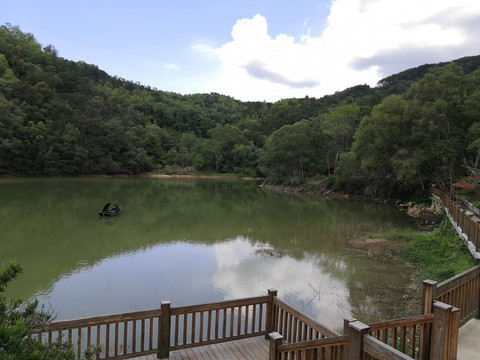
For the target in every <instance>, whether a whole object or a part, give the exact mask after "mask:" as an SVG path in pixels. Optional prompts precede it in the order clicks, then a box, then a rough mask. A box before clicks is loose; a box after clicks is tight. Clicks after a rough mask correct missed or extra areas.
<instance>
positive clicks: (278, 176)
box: [259, 120, 324, 184]
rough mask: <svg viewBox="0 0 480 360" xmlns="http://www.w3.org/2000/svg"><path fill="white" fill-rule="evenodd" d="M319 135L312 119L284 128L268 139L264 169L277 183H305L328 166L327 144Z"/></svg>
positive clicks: (263, 157)
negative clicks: (312, 175)
mask: <svg viewBox="0 0 480 360" xmlns="http://www.w3.org/2000/svg"><path fill="white" fill-rule="evenodd" d="M315 135H316V133H315V132H314V131H313V127H312V123H311V122H310V121H308V120H302V121H300V122H297V123H295V124H293V125H285V126H283V127H281V128H280V129H278V130H277V131H275V132H274V133H273V134H272V135H270V136H269V137H268V138H267V141H266V143H265V148H264V151H263V152H261V155H260V159H259V163H260V170H261V171H262V172H263V173H264V174H265V175H266V176H267V179H268V180H270V181H273V182H288V183H290V184H298V183H301V182H302V181H303V180H304V178H305V177H306V176H307V174H314V173H316V172H318V171H319V170H320V169H321V168H322V166H323V165H324V161H323V160H324V159H323V157H322V150H323V147H324V144H323V143H322V141H321V139H318V138H316V137H315Z"/></svg>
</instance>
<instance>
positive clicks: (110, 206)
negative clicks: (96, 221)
mask: <svg viewBox="0 0 480 360" xmlns="http://www.w3.org/2000/svg"><path fill="white" fill-rule="evenodd" d="M121 212H122V208H121V207H120V206H118V204H117V203H116V202H109V203H106V204H105V206H104V207H103V210H102V211H100V212H99V213H98V215H100V216H115V215H118V214H120V213H121Z"/></svg>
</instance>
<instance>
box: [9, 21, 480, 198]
mask: <svg viewBox="0 0 480 360" xmlns="http://www.w3.org/2000/svg"><path fill="white" fill-rule="evenodd" d="M479 68H480V56H474V57H466V58H462V59H458V60H455V61H452V62H449V63H441V64H427V65H422V66H420V67H418V68H414V69H409V70H407V71H404V72H401V73H398V74H394V75H392V76H389V77H387V78H385V79H382V80H381V81H379V83H378V85H377V86H376V87H374V88H372V87H370V86H368V85H358V86H355V87H352V88H349V89H346V90H344V91H340V92H337V93H335V94H332V95H328V96H324V97H321V98H318V99H317V98H309V97H305V98H301V99H284V100H280V101H278V102H275V103H267V102H241V101H238V100H235V99H233V98H231V97H228V96H224V95H220V94H216V93H211V94H193V95H180V94H176V93H171V92H165V91H159V90H157V89H154V88H151V87H149V86H143V85H141V84H140V83H135V82H132V81H127V80H125V79H122V78H118V77H112V76H109V75H108V74H107V73H106V72H104V71H102V70H100V69H99V68H98V67H97V66H95V65H90V64H86V63H84V62H73V61H69V60H67V59H63V58H61V57H59V56H58V52H57V50H56V49H55V48H54V46H52V45H48V46H45V47H43V46H42V45H41V44H39V43H38V42H37V41H36V39H35V37H34V36H33V35H32V34H28V33H23V32H22V31H21V30H20V28H19V27H18V26H11V25H9V24H7V25H5V26H1V27H0V125H1V126H0V175H3V176H77V175H96V174H111V175H115V174H141V173H147V172H162V173H194V172H195V173H221V174H227V173H230V174H232V173H233V174H239V175H244V176H262V177H265V178H266V181H267V182H269V183H277V184H288V185H294V186H297V185H301V184H305V183H306V182H308V183H310V184H312V183H313V184H320V185H319V186H329V187H330V188H332V189H334V190H339V191H347V192H351V193H360V194H364V195H371V196H397V195H398V194H406V193H413V192H415V191H417V190H422V189H427V188H428V186H429V185H430V184H432V183H437V184H439V185H448V184H449V183H451V182H452V181H456V180H457V179H459V178H461V177H464V176H467V175H472V174H475V173H476V171H477V169H478V165H479V161H480V70H479Z"/></svg>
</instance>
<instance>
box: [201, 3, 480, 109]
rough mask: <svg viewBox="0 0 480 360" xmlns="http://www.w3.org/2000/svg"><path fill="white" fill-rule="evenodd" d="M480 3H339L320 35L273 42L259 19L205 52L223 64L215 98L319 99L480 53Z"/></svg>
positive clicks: (235, 28)
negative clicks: (430, 65)
mask: <svg viewBox="0 0 480 360" xmlns="http://www.w3.org/2000/svg"><path fill="white" fill-rule="evenodd" d="M479 31H480V1H472V0H457V1H456V2H454V3H452V2H451V1H450V0H334V1H333V2H332V5H331V7H330V15H329V17H328V24H327V27H326V28H325V30H324V31H323V33H322V35H321V36H318V37H313V36H311V35H310V33H309V32H307V34H305V35H303V36H302V37H301V39H298V40H297V39H295V38H294V37H292V36H289V35H288V34H278V35H276V36H275V37H272V36H271V35H270V34H269V33H268V26H267V19H266V18H264V17H263V16H261V15H259V14H258V15H255V16H254V17H253V18H251V19H241V20H238V21H237V23H236V24H235V25H234V26H233V29H232V41H230V42H228V43H226V44H224V45H223V46H221V47H219V48H216V49H215V48H211V47H208V48H204V49H203V50H204V51H207V50H208V51H207V52H208V53H209V54H215V55H216V56H217V57H218V59H219V60H220V61H221V63H222V70H221V73H220V75H218V76H217V77H216V78H215V79H213V80H212V81H211V82H210V83H209V84H208V86H207V88H208V90H209V91H215V92H219V93H224V94H228V95H231V96H233V97H235V98H238V99H241V100H267V101H275V100H278V99H280V98H289V97H304V96H305V95H308V96H315V97H320V96H323V95H325V94H329V93H333V92H335V91H337V90H343V89H345V88H347V87H349V86H354V85H357V84H364V83H366V84H369V85H372V86H374V85H375V84H376V82H377V81H378V80H380V79H381V78H382V77H385V76H388V75H390V74H392V73H394V72H398V71H402V70H405V69H407V68H410V67H413V66H419V65H422V64H424V63H432V62H439V61H449V60H453V59H455V58H459V57H462V56H467V55H477V54H479V53H480V43H479V42H478V41H477V39H476V38H475V36H476V34H478V33H479Z"/></svg>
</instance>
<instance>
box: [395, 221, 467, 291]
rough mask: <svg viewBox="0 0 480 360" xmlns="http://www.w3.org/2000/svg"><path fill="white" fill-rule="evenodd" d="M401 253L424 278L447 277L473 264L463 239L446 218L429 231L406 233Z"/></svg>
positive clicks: (442, 278) (440, 278) (439, 278)
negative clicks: (407, 234)
mask: <svg viewBox="0 0 480 360" xmlns="http://www.w3.org/2000/svg"><path fill="white" fill-rule="evenodd" d="M408 237H409V241H408V242H407V243H406V244H405V246H404V247H403V249H402V251H401V252H400V256H401V257H402V258H403V259H404V260H406V261H408V262H409V263H411V264H412V265H414V266H415V267H416V268H417V269H418V270H419V275H420V276H421V277H422V278H424V279H430V280H435V281H439V282H440V281H443V280H446V279H448V278H450V277H452V276H454V275H456V274H458V273H460V272H462V271H464V270H467V269H469V268H471V267H472V266H474V265H475V261H474V260H473V258H472V256H471V255H470V252H469V251H468V248H467V245H466V244H465V242H464V241H463V240H462V239H461V238H460V237H459V236H458V234H457V233H456V232H455V230H454V229H453V227H452V226H451V224H450V223H449V222H448V221H445V222H444V223H442V224H441V226H440V227H439V228H438V229H437V230H436V231H434V232H433V233H430V234H425V235H422V234H409V236H408Z"/></svg>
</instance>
